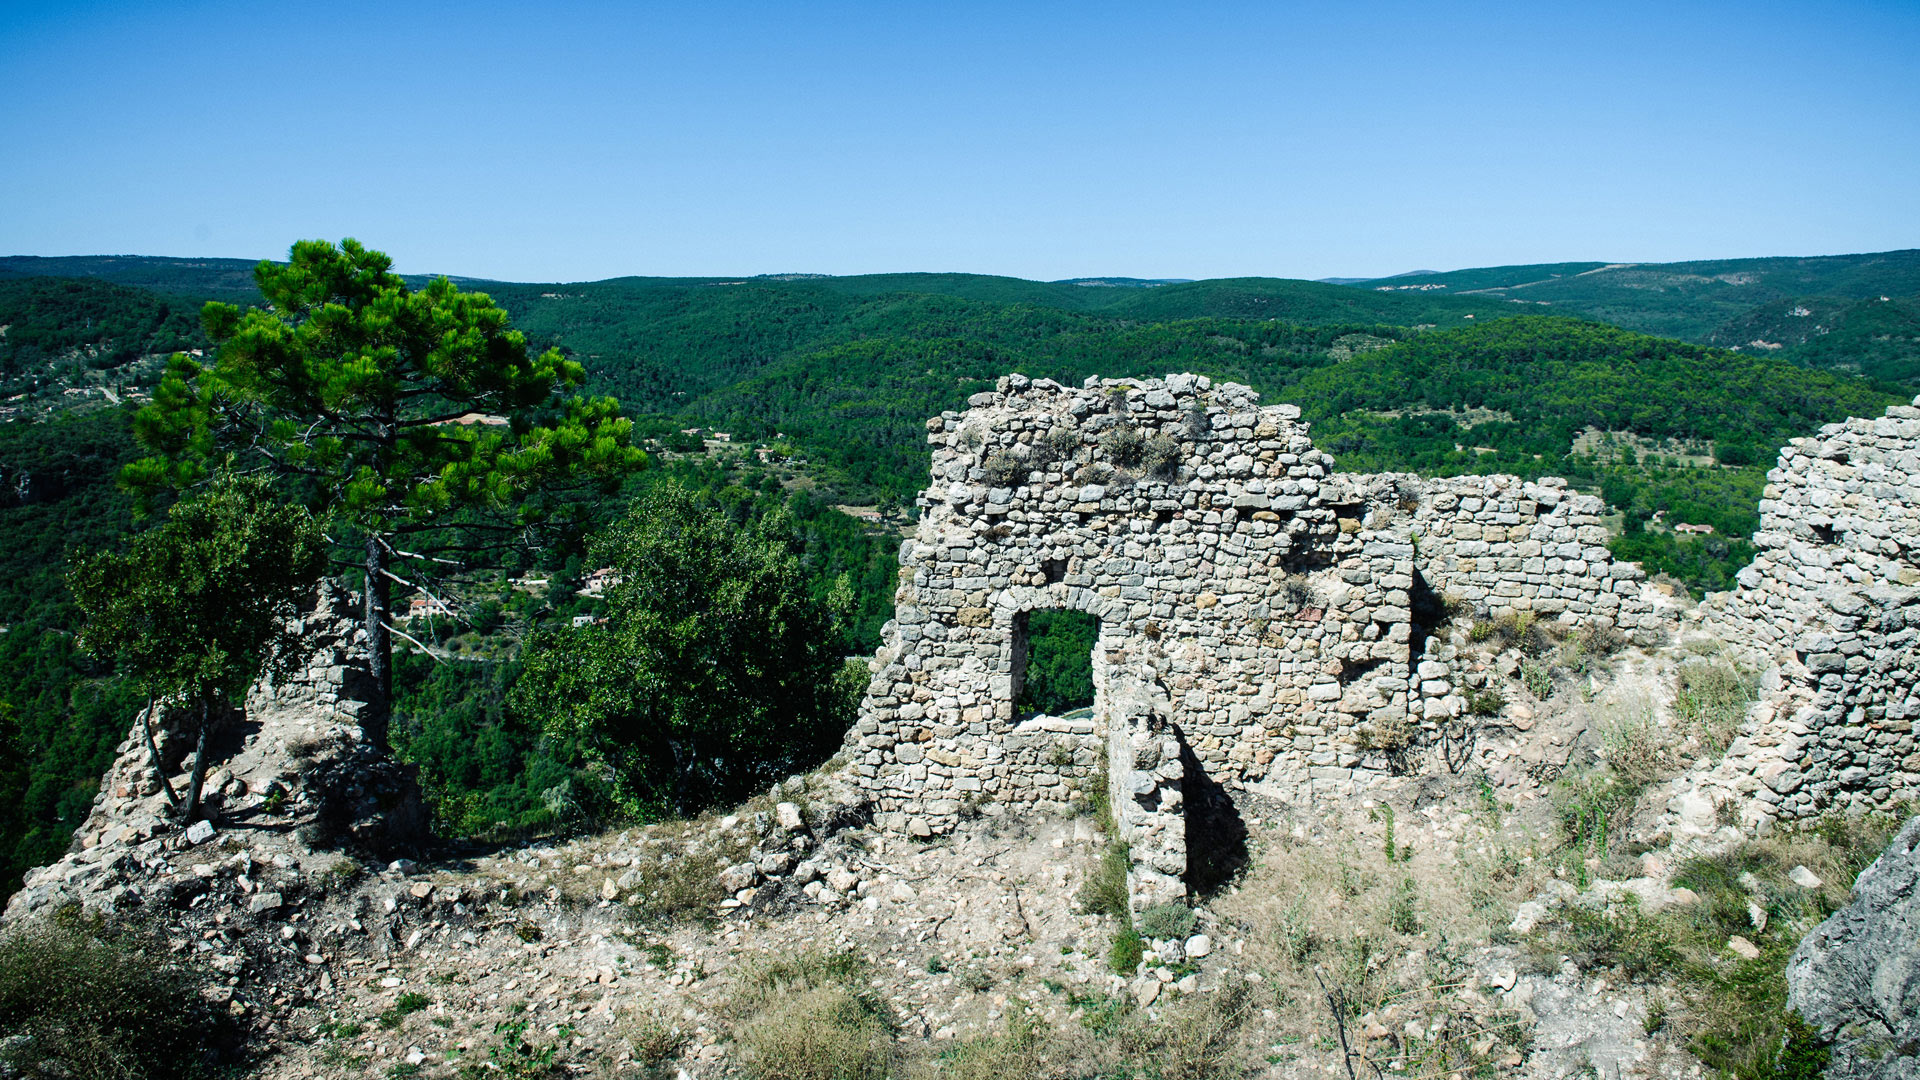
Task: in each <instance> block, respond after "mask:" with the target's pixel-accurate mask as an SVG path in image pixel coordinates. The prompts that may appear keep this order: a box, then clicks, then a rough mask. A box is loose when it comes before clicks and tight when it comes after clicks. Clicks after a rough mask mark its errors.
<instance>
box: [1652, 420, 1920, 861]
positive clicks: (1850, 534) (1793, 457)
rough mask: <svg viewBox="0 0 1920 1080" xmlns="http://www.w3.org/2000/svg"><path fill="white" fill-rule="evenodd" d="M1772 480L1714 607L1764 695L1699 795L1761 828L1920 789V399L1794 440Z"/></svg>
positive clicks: (1717, 629)
mask: <svg viewBox="0 0 1920 1080" xmlns="http://www.w3.org/2000/svg"><path fill="white" fill-rule="evenodd" d="M1767 481H1768V483H1767V489H1766V493H1765V497H1764V498H1763V499H1762V500H1761V503H1760V531H1759V532H1757V533H1755V534H1754V538H1753V540H1754V547H1755V548H1756V549H1757V554H1756V555H1755V557H1754V561H1753V563H1752V565H1750V566H1748V567H1747V568H1746V569H1745V570H1742V571H1741V572H1740V576H1739V582H1740V585H1739V588H1737V589H1736V590H1734V591H1733V592H1731V593H1725V594H1721V595H1719V596H1717V597H1713V598H1710V601H1709V608H1708V612H1707V616H1706V619H1705V626H1706V628H1707V629H1708V630H1709V631H1710V632H1712V633H1713V634H1715V635H1716V636H1718V637H1720V638H1721V639H1723V640H1725V641H1726V642H1728V643H1729V644H1730V645H1732V646H1734V647H1735V648H1736V649H1737V650H1739V651H1740V652H1742V653H1743V654H1744V658H1745V659H1747V660H1748V661H1749V662H1752V663H1755V664H1757V665H1758V666H1760V667H1762V668H1763V670H1764V674H1763V683H1762V687H1763V692H1762V694H1761V700H1760V701H1759V702H1758V703H1757V704H1756V705H1755V706H1754V708H1753V710H1752V712H1751V713H1750V714H1749V718H1748V722H1747V725H1746V727H1745V729H1744V730H1743V732H1742V734H1741V736H1740V737H1739V738H1738V739H1736V740H1735V741H1734V743H1733V745H1732V746H1731V747H1730V748H1729V749H1728V751H1727V755H1726V757H1725V758H1724V759H1723V760H1722V761H1720V762H1718V763H1717V764H1715V765H1714V766H1713V768H1711V769H1710V770H1706V771H1705V772H1704V773H1703V775H1701V776H1700V777H1698V778H1697V782H1698V784H1699V787H1700V792H1698V793H1695V794H1693V795H1692V796H1691V798H1692V799H1693V800H1694V802H1696V803H1699V802H1700V801H1701V799H1702V798H1706V799H1711V800H1712V802H1715V803H1719V802H1724V801H1725V800H1728V799H1732V800H1734V801H1735V803H1736V805H1737V806H1738V807H1739V809H1740V814H1741V817H1742V819H1743V820H1744V821H1745V822H1746V823H1748V824H1750V825H1751V824H1756V823H1763V822H1770V821H1773V820H1775V819H1787V820H1792V819H1797V818H1807V817H1811V816H1814V815H1817V814H1820V813H1823V812H1825V811H1827V810H1828V809H1836V808H1837V809H1851V810H1888V809H1892V808H1893V807H1895V806H1896V805H1897V804H1898V803H1900V802H1902V801H1905V800H1911V799H1915V798H1920V753H1917V752H1916V745H1915V740H1914V730H1913V726H1914V721H1915V719H1916V718H1920V688H1917V687H1916V683H1920V399H1916V400H1915V401H1914V404H1913V405H1911V406H1907V405H1901V406H1895V407H1893V408H1891V409H1888V410H1887V412H1886V415H1885V416H1882V417H1880V418H1878V419H1859V418H1856V419H1851V420H1847V421H1845V422H1844V423H1839V424H1829V425H1827V426H1826V427H1823V428H1821V429H1820V432H1819V433H1818V434H1817V435H1815V436H1813V437H1811V438H1805V439H1795V440H1793V441H1792V442H1791V443H1789V444H1788V445H1787V446H1786V447H1785V448H1784V449H1782V450H1781V452H1780V458H1779V462H1778V464H1777V466H1776V467H1775V468H1774V469H1773V470H1772V471H1771V472H1769V473H1768V474H1767ZM1706 809H1710V808H1705V807H1703V808H1702V810H1701V812H1700V813H1699V814H1698V815H1694V816H1698V817H1702V818H1704V817H1705V816H1706V814H1705V810H1706ZM1679 816H1680V817H1681V818H1682V819H1683V824H1684V819H1685V818H1687V817H1688V816H1689V815H1686V814H1681V815H1679Z"/></svg>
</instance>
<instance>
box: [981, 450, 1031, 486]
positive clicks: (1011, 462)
mask: <svg viewBox="0 0 1920 1080" xmlns="http://www.w3.org/2000/svg"><path fill="white" fill-rule="evenodd" d="M980 471H981V473H982V474H984V475H985V476H986V479H987V483H989V484H991V485H993V486H994V487H1012V486H1013V484H1014V483H1015V482H1016V481H1018V480H1019V479H1020V478H1021V477H1022V476H1025V475H1026V472H1027V465H1026V462H1024V461H1021V460H1020V458H1019V457H1018V456H1016V455H1015V454H1014V453H1013V451H1011V450H995V451H994V452H993V453H991V454H988V455H987V460H985V461H983V462H981V463H980Z"/></svg>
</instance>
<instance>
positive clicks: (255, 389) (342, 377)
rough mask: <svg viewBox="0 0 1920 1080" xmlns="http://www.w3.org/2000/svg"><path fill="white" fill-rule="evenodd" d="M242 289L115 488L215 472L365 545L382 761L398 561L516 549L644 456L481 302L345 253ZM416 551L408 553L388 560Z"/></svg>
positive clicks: (366, 255)
mask: <svg viewBox="0 0 1920 1080" xmlns="http://www.w3.org/2000/svg"><path fill="white" fill-rule="evenodd" d="M254 277H255V280H256V281H257V282H258V284H259V287H260V292H261V294H262V295H263V296H265V297H266V300H267V306H266V307H264V308H254V309H251V310H249V311H247V312H245V313H244V314H243V313H242V312H241V311H240V310H239V309H238V308H236V307H234V306H233V305H230V304H221V303H211V304H208V305H207V306H206V308H205V310H204V312H203V316H202V321H203V323H204V325H205V328H206V331H207V334H208V336H209V337H210V338H211V339H212V340H213V341H214V342H215V343H216V345H217V346H218V347H217V350H216V352H215V354H214V357H213V359H212V361H211V362H210V363H205V364H203V363H201V362H200V361H198V360H195V359H193V358H191V357H188V356H185V355H176V356H175V357H174V358H173V360H172V362H171V364H170V366H169V368H168V371H167V374H166V376H165V377H164V379H163V380H162V381H161V383H160V385H159V386H158V387H157V388H156V390H155V391H154V397H153V403H152V404H151V405H149V406H147V407H146V408H145V409H142V410H141V412H140V414H139V415H138V417H137V418H136V421H135V433H136V435H137V436H138V437H139V439H140V441H141V442H142V443H143V444H144V445H145V446H146V447H148V448H149V449H150V450H152V451H153V455H152V456H150V457H147V458H144V459H142V460H140V461H137V462H135V463H134V464H132V465H131V466H129V467H128V468H127V470H126V472H125V474H124V480H125V482H126V483H127V484H128V485H129V486H131V487H133V488H135V489H136V490H141V491H146V492H153V491H157V490H160V489H164V488H168V487H173V488H182V487H188V486H191V485H194V484H197V483H199V482H201V481H202V480H203V479H204V478H205V477H206V476H207V475H208V472H209V470H210V469H212V468H216V467H219V466H221V465H223V464H225V465H228V466H229V467H232V468H235V469H240V470H261V471H265V472H270V473H273V474H276V475H278V476H280V477H281V478H283V479H284V480H287V481H288V482H289V487H290V489H291V490H295V491H299V492H301V493H303V494H304V495H305V496H307V497H308V498H310V500H311V502H312V504H313V506H314V508H315V509H316V510H318V511H322V512H324V513H327V514H329V515H331V516H332V519H333V520H334V521H336V522H338V523H340V524H342V525H344V526H346V527H348V529H349V531H350V532H351V533H354V534H357V535H358V536H359V537H360V538H361V543H362V546H363V548H364V562H363V566H364V568H365V571H366V592H365V596H366V608H365V614H364V621H365V626H366V631H367V637H368V640H369V642H370V644H371V647H372V655H373V661H374V672H373V674H374V678H375V681H376V683H377V684H378V687H379V695H378V697H379V700H378V701H376V702H374V703H373V708H372V709H371V710H370V711H369V715H368V716H367V718H366V728H367V733H368V735H369V737H370V738H372V739H373V740H374V741H376V742H379V743H384V742H385V741H386V735H387V730H386V729H387V713H388V708H389V704H388V703H389V702H390V701H391V700H392V686H393V675H392V656H391V651H390V640H391V639H390V638H389V633H390V630H391V627H390V625H389V616H388V613H387V605H388V590H389V582H390V581H394V580H402V581H404V579H399V578H397V577H396V576H395V575H394V574H393V572H392V570H391V569H390V566H391V565H392V563H393V560H394V559H396V558H400V557H420V558H423V559H430V558H433V557H435V556H436V555H437V556H445V555H448V554H452V553H460V552H471V551H473V550H475V549H476V548H488V547H497V545H498V544H500V543H502V542H505V541H509V540H517V539H519V538H520V537H522V536H523V535H524V533H525V530H527V529H529V528H531V527H533V526H535V525H537V524H540V523H543V522H551V521H552V520H554V519H555V518H556V517H565V516H566V515H568V514H569V513H571V512H573V511H575V510H577V507H578V504H579V502H580V499H579V498H578V492H576V491H570V490H569V485H575V484H578V483H581V482H584V481H589V480H597V481H599V482H601V483H603V484H613V483H617V481H618V478H619V477H620V476H622V475H624V474H625V473H626V472H628V471H630V470H632V469H636V468H639V467H641V466H643V465H644V464H645V462H646V455H645V454H644V453H642V452H641V451H640V450H638V449H637V448H635V447H633V446H632V445H631V444H630V435H631V424H630V423H629V422H628V421H627V420H624V419H622V418H621V417H620V412H619V403H618V402H616V401H615V400H614V399H612V398H607V397H584V396H580V395H577V394H575V393H573V392H572V391H573V390H574V389H575V388H576V387H578V386H579V385H580V383H581V382H582V381H583V380H584V378H585V372H584V371H583V370H582V368H581V367H580V365H579V364H577V363H574V362H573V361H570V360H567V359H565V358H563V357H562V356H561V355H560V353H559V351H558V350H555V349H548V350H547V351H545V352H542V353H538V354H535V353H532V352H530V351H529V350H528V348H527V342H526V338H525V337H524V336H523V335H522V334H520V333H519V332H518V331H516V330H513V329H512V328H510V327H509V325H508V322H507V313H506V311H505V310H504V309H502V308H501V307H499V306H498V305H497V304H495V303H494V302H493V301H492V300H491V299H490V298H489V297H488V296H486V294H484V293H471V292H462V291H461V290H460V289H458V288H456V287H455V286H454V285H453V283H452V282H450V281H448V280H447V279H445V278H439V279H436V280H434V281H433V282H432V283H430V284H429V285H427V286H426V287H425V288H422V289H418V290H416V289H413V288H411V287H409V286H408V284H407V283H406V282H405V281H403V280H402V279H401V278H400V277H399V276H398V275H396V274H394V273H393V272H392V260H390V259H389V258H388V257H387V256H386V255H384V254H382V253H380V252H377V251H371V250H368V249H367V248H365V247H362V246H361V245H360V244H359V243H358V242H356V241H354V240H346V241H343V242H342V243H341V245H340V246H339V247H335V246H334V245H333V244H331V243H328V242H326V241H320V240H311V241H302V242H300V243H297V244H295V245H294V246H293V251H292V256H291V259H290V260H289V262H287V263H286V264H278V263H272V262H263V263H261V264H260V265H259V267H258V268H257V269H256V270H255V271H254ZM419 533H431V534H432V535H431V536H428V537H425V538H422V542H418V543H410V545H409V546H410V547H415V548H417V549H418V550H416V551H405V550H403V549H401V548H399V547H397V546H396V540H398V539H399V538H402V537H405V536H408V535H409V534H419Z"/></svg>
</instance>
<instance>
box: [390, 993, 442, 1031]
mask: <svg viewBox="0 0 1920 1080" xmlns="http://www.w3.org/2000/svg"><path fill="white" fill-rule="evenodd" d="M431 1004H433V1002H432V1001H431V1000H429V999H428V998H427V996H426V995H425V994H416V993H414V992H413V991H411V990H409V991H407V992H406V993H404V994H401V995H400V996H399V998H397V999H395V1001H394V1003H393V1004H392V1005H391V1006H388V1008H387V1009H386V1011H384V1012H382V1013H381V1014H380V1027H381V1028H382V1029H384V1030H386V1031H392V1030H394V1029H396V1028H398V1027H399V1026H400V1025H401V1024H403V1023H405V1022H406V1019H407V1017H409V1016H412V1015H413V1014H414V1013H417V1012H419V1011H420V1010H421V1009H424V1008H426V1007H427V1006H429V1005H431Z"/></svg>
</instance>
